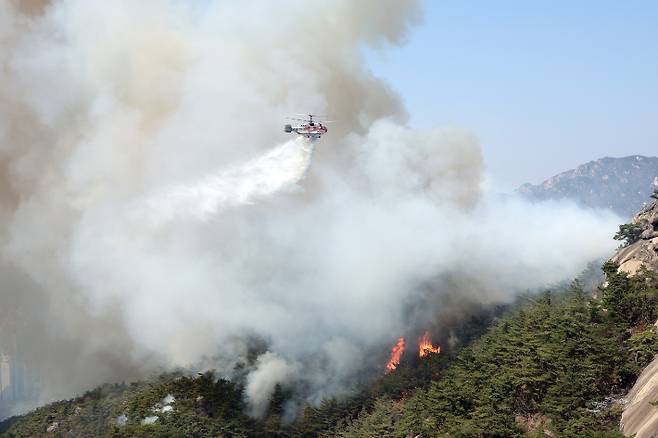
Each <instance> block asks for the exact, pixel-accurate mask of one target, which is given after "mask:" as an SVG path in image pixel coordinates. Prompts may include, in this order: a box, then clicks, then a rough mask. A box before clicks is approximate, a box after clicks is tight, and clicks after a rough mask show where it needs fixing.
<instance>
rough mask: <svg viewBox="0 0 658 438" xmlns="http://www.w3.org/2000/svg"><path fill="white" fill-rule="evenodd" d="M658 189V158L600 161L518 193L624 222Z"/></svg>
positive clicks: (528, 187)
mask: <svg viewBox="0 0 658 438" xmlns="http://www.w3.org/2000/svg"><path fill="white" fill-rule="evenodd" d="M656 188H658V157H644V156H641V155H631V156H629V157H623V158H610V157H606V158H601V159H599V160H596V161H590V162H589V163H585V164H583V165H581V166H578V167H577V168H575V169H572V170H568V171H566V172H563V173H561V174H559V175H556V176H554V177H552V178H549V179H547V180H546V181H544V182H543V183H541V184H537V185H532V184H524V185H522V186H521V187H519V189H518V190H517V192H518V193H519V194H521V195H522V196H524V197H526V198H527V199H530V200H534V201H543V200H562V199H569V200H572V201H574V202H576V203H577V204H578V205H580V206H583V207H590V208H606V209H609V210H612V211H614V212H615V213H617V214H619V215H620V216H622V217H624V218H628V217H630V216H631V215H632V214H633V213H635V212H636V211H637V210H638V209H640V208H642V206H643V205H645V204H646V203H647V200H648V198H649V195H651V193H652V192H653V190H655V189H656Z"/></svg>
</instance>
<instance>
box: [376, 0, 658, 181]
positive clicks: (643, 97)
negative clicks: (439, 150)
mask: <svg viewBox="0 0 658 438" xmlns="http://www.w3.org/2000/svg"><path fill="white" fill-rule="evenodd" d="M424 12H425V13H424V18H423V22H422V23H421V24H420V25H419V26H417V27H416V28H415V29H414V30H413V31H412V32H411V33H410V34H409V36H408V41H407V44H406V45H404V46H402V47H389V48H385V49H384V50H376V51H375V50H369V51H367V52H366V59H367V63H368V65H369V67H370V68H371V70H372V71H373V72H374V73H375V74H376V75H377V76H379V77H382V78H384V79H385V80H387V81H388V82H389V84H390V85H391V87H392V88H394V89H395V90H396V91H397V92H398V93H399V94H400V96H401V98H402V99H403V101H404V102H405V104H406V107H407V110H408V111H409V115H410V125H411V126H414V127H418V128H431V127H432V126H436V125H441V126H446V125H447V126H457V127H461V128H464V129H467V130H469V131H470V132H472V133H474V134H475V135H476V136H477V137H478V138H479V141H480V142H481V145H482V149H483V154H484V158H485V163H486V167H487V174H488V177H487V178H488V182H489V183H491V184H494V185H495V186H496V187H498V188H502V189H510V188H514V187H516V186H518V185H520V184H522V183H524V182H531V183H539V182H541V181H543V180H545V179H546V178H548V177H550V176H552V175H555V174H557V173H560V172H562V171H565V170H568V169H572V168H574V167H576V166H577V165H579V164H582V163H585V162H587V161H590V160H593V159H597V158H601V157H604V156H613V157H620V156H627V155H633V154H641V155H658V123H657V121H658V56H657V55H658V47H657V43H658V26H657V25H656V24H657V23H658V2H655V1H648V0H638V1H632V2H621V1H610V0H601V1H593V0H587V1H584V0H581V1H577V2H574V1H564V0H562V1H548V0H535V1H520V0H503V1H498V2H488V1H470V2H464V1H459V0H442V1H430V0H427V1H426V2H425V3H424Z"/></svg>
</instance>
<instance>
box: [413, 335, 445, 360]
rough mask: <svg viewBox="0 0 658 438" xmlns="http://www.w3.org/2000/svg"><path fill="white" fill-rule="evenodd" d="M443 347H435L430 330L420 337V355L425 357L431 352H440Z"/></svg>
mask: <svg viewBox="0 0 658 438" xmlns="http://www.w3.org/2000/svg"><path fill="white" fill-rule="evenodd" d="M440 352H441V347H439V346H438V345H437V346H436V347H435V346H434V345H433V344H432V339H431V338H430V332H425V333H423V336H421V337H420V338H418V356H419V357H425V356H427V355H428V354H429V353H440Z"/></svg>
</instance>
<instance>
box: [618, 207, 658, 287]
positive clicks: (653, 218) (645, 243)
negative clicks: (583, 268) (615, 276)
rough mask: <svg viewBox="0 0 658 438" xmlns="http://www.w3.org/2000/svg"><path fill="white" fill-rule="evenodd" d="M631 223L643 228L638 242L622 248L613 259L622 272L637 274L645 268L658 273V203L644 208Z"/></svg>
mask: <svg viewBox="0 0 658 438" xmlns="http://www.w3.org/2000/svg"><path fill="white" fill-rule="evenodd" d="M631 223H633V224H637V225H640V226H642V227H643V231H642V233H641V234H640V238H639V240H638V241H637V242H635V243H633V244H631V245H628V246H626V247H624V248H621V249H620V250H619V251H618V252H617V254H615V256H614V257H613V258H612V259H611V260H612V262H613V263H615V264H616V265H617V266H618V267H619V270H620V271H624V272H628V273H629V274H631V275H632V274H635V273H636V272H637V271H638V269H640V268H641V267H642V266H645V267H647V268H649V269H654V270H657V271H658V202H654V203H653V204H651V205H648V206H646V207H644V208H643V209H642V210H641V211H640V212H639V213H638V214H636V215H635V216H633V219H632V220H631Z"/></svg>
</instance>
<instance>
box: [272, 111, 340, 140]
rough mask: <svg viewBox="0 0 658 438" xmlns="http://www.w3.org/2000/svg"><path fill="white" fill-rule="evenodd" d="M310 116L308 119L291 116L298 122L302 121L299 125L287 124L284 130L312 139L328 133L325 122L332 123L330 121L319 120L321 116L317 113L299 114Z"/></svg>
mask: <svg viewBox="0 0 658 438" xmlns="http://www.w3.org/2000/svg"><path fill="white" fill-rule="evenodd" d="M299 115H304V116H308V118H307V119H298V118H290V119H291V120H295V121H298V122H302V123H301V124H299V125H296V126H293V125H285V126H284V127H283V130H284V131H285V132H287V133H291V132H294V133H295V134H298V135H301V136H304V137H306V138H307V139H309V140H311V141H315V140H318V139H319V138H320V137H322V135H324V134H326V133H327V127H326V126H325V125H324V124H323V123H331V122H330V121H324V122H323V121H321V120H318V119H319V118H320V117H321V116H318V115H315V114H299Z"/></svg>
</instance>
